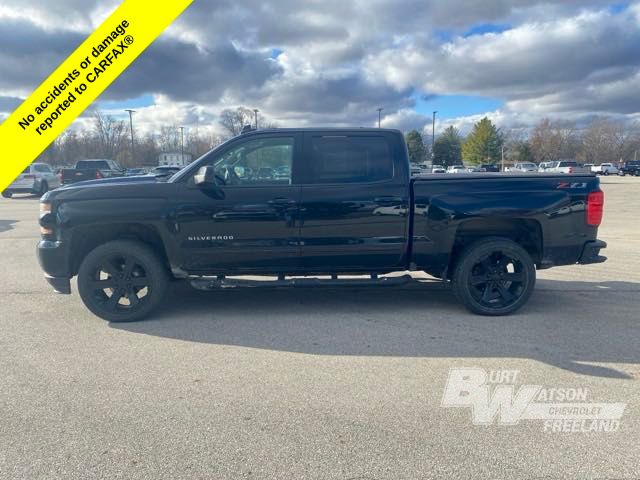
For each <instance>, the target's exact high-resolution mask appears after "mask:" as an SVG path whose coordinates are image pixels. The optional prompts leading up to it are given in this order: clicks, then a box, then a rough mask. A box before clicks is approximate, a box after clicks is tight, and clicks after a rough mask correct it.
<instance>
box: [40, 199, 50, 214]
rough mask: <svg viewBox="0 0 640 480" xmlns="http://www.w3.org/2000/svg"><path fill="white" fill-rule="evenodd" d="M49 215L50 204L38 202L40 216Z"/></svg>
mask: <svg viewBox="0 0 640 480" xmlns="http://www.w3.org/2000/svg"><path fill="white" fill-rule="evenodd" d="M47 213H51V204H50V203H48V202H40V216H43V215H46V214H47Z"/></svg>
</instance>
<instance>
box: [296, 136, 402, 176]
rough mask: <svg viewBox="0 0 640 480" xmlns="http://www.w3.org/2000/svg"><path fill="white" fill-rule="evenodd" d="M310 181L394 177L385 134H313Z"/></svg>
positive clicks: (389, 149)
mask: <svg viewBox="0 0 640 480" xmlns="http://www.w3.org/2000/svg"><path fill="white" fill-rule="evenodd" d="M309 173H310V178H309V182H310V183H365V182H379V181H382V180H390V179H392V178H393V159H392V157H391V148H390V146H389V142H388V141H387V140H386V138H384V137H373V136H372V137H360V136H358V137H356V136H354V137H348V136H340V137H339V136H326V137H321V136H316V137H312V138H311V159H310V164H309Z"/></svg>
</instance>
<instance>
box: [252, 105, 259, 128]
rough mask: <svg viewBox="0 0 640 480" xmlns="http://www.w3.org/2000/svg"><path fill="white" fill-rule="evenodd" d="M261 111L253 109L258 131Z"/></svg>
mask: <svg viewBox="0 0 640 480" xmlns="http://www.w3.org/2000/svg"><path fill="white" fill-rule="evenodd" d="M259 111H260V110H258V109H257V108H254V109H253V114H254V115H255V117H256V130H257V129H258V112H259Z"/></svg>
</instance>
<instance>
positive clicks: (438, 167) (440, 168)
mask: <svg viewBox="0 0 640 480" xmlns="http://www.w3.org/2000/svg"><path fill="white" fill-rule="evenodd" d="M446 171H447V170H446V169H445V168H444V167H443V166H442V165H432V166H431V173H446Z"/></svg>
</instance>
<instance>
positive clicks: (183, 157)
mask: <svg viewBox="0 0 640 480" xmlns="http://www.w3.org/2000/svg"><path fill="white" fill-rule="evenodd" d="M191 160H192V156H191V154H190V153H181V152H163V153H161V154H160V155H158V165H159V166H161V167H162V166H165V165H175V166H178V167H184V166H185V165H189V164H190V163H191Z"/></svg>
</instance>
